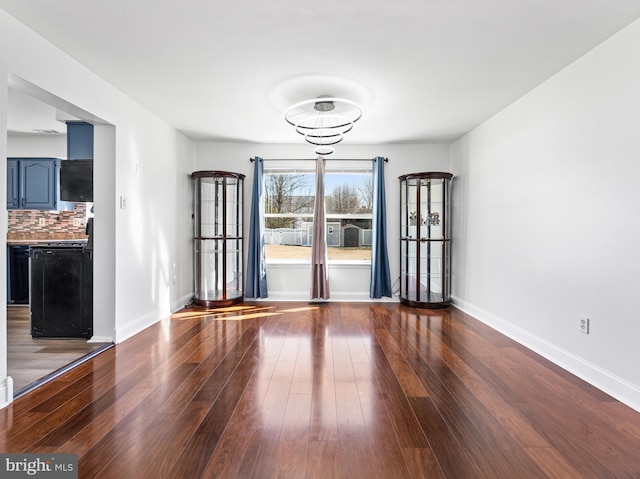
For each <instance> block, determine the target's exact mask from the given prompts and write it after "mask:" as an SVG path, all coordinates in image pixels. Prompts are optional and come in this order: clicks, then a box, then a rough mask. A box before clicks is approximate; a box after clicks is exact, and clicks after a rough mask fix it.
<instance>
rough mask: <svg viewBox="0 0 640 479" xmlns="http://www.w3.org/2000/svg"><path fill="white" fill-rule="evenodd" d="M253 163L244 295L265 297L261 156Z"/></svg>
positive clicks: (262, 169) (265, 275) (265, 276)
mask: <svg viewBox="0 0 640 479" xmlns="http://www.w3.org/2000/svg"><path fill="white" fill-rule="evenodd" d="M254 164H255V167H254V169H253V190H252V193H251V218H250V219H249V241H248V254H247V287H246V291H245V297H247V298H266V297H267V296H268V291H267V267H266V264H265V259H264V178H263V172H264V163H263V161H262V158H258V157H256V158H255V159H254Z"/></svg>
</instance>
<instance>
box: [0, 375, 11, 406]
mask: <svg viewBox="0 0 640 479" xmlns="http://www.w3.org/2000/svg"><path fill="white" fill-rule="evenodd" d="M12 402H13V378H12V377H11V376H7V377H6V378H5V379H4V381H2V383H0V409H2V408H4V407H7V406H8V405H9V404H11V403H12Z"/></svg>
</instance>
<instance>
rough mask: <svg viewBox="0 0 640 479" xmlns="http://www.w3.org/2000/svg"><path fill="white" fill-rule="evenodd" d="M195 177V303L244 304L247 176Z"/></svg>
mask: <svg viewBox="0 0 640 479" xmlns="http://www.w3.org/2000/svg"><path fill="white" fill-rule="evenodd" d="M191 177H192V179H193V183H194V216H193V218H194V244H193V251H194V275H195V285H194V286H195V295H194V303H195V304H198V305H200V306H205V307H217V306H228V305H231V304H234V303H238V302H241V301H242V300H243V298H244V290H243V282H244V278H243V252H242V244H243V237H242V220H243V212H242V198H243V183H244V175H242V174H239V173H230V172H226V171H196V172H194V173H192V175H191Z"/></svg>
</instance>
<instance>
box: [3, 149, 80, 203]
mask: <svg viewBox="0 0 640 479" xmlns="http://www.w3.org/2000/svg"><path fill="white" fill-rule="evenodd" d="M7 209H21V210H73V202H68V201H60V160H59V159H57V158H8V159H7Z"/></svg>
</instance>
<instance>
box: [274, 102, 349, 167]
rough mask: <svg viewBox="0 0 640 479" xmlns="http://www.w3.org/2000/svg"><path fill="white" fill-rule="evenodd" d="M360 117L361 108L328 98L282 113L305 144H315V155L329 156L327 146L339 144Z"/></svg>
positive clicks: (300, 105)
mask: <svg viewBox="0 0 640 479" xmlns="http://www.w3.org/2000/svg"><path fill="white" fill-rule="evenodd" d="M361 117H362V108H360V106H359V105H358V104H357V103H355V102H353V101H351V100H345V99H344V98H335V97H330V96H327V97H325V96H321V97H318V98H313V99H311V100H305V101H301V102H300V103H296V104H295V105H293V106H291V107H289V108H288V109H287V111H286V112H285V113H284V119H285V120H286V121H287V123H289V124H290V125H292V126H294V127H295V129H296V132H298V133H299V134H300V135H302V136H304V139H305V140H306V141H307V143H311V144H312V145H316V149H315V150H314V151H315V153H316V154H317V155H330V154H331V153H333V152H334V151H335V150H334V148H333V147H332V146H331V145H335V144H337V143H340V142H341V141H342V139H343V138H344V134H345V133H348V132H349V131H351V129H352V128H353V124H354V123H355V122H356V121H358V120H359V119H360V118H361Z"/></svg>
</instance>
